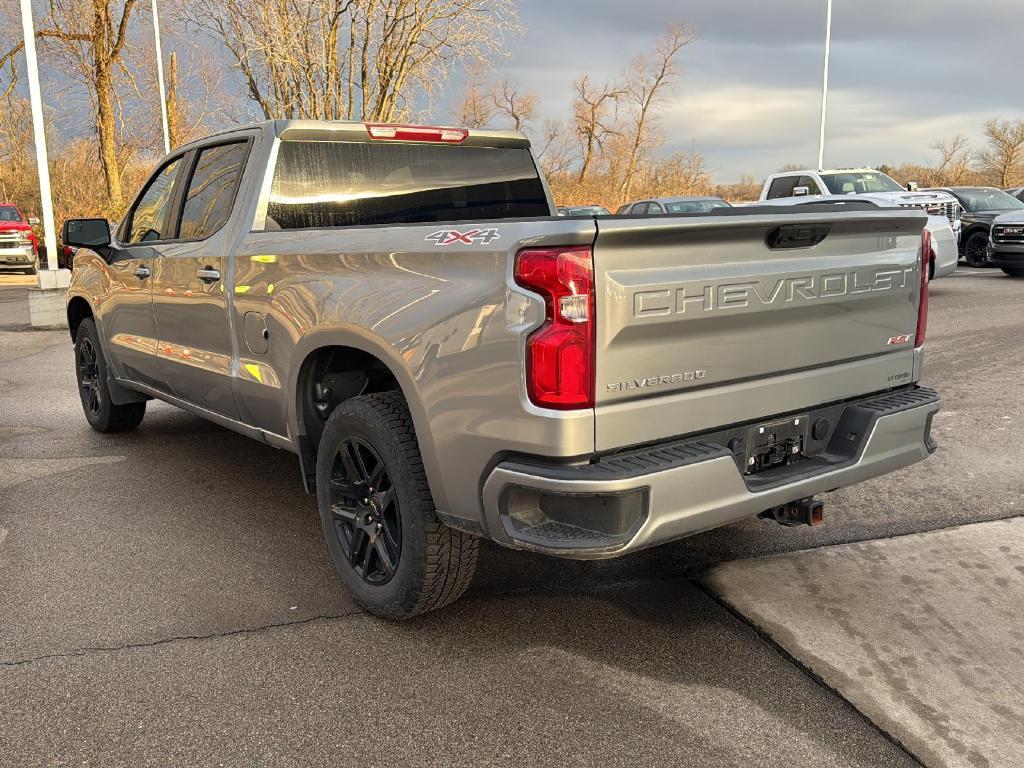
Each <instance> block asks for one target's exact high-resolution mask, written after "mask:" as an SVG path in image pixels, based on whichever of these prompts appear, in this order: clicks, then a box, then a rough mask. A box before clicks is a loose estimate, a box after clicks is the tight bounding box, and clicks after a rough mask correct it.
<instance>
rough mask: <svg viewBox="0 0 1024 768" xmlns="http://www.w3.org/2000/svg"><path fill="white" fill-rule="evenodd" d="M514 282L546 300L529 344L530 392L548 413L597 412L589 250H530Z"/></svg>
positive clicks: (518, 260) (519, 257)
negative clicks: (542, 319) (544, 313)
mask: <svg viewBox="0 0 1024 768" xmlns="http://www.w3.org/2000/svg"><path fill="white" fill-rule="evenodd" d="M515 278H516V282H517V283H519V285H521V286H523V287H524V288H529V289H530V290H531V291H536V292H537V293H539V294H540V295H542V296H543V297H544V303H545V305H546V306H547V319H546V321H545V323H544V325H542V326H541V327H540V328H538V329H537V330H536V331H534V332H533V333H532V334H530V338H529V339H527V341H526V389H527V392H528V393H529V395H530V400H531V401H533V402H534V403H535V404H536V405H539V406H542V407H544V408H559V409H571V408H592V407H593V406H594V349H595V341H594V329H595V317H594V314H595V313H594V309H595V305H594V262H593V256H592V254H591V252H590V248H589V247H588V246H568V247H565V248H527V249H525V250H522V251H520V252H519V254H518V255H517V256H516V266H515Z"/></svg>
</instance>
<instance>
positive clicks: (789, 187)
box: [768, 176, 800, 200]
mask: <svg viewBox="0 0 1024 768" xmlns="http://www.w3.org/2000/svg"><path fill="white" fill-rule="evenodd" d="M799 180H800V177H799V176H778V177H776V178H774V179H772V183H771V186H769V187H768V199H769V200H775V199H777V198H780V197H792V196H793V190H794V189H795V188H796V187H797V181H799Z"/></svg>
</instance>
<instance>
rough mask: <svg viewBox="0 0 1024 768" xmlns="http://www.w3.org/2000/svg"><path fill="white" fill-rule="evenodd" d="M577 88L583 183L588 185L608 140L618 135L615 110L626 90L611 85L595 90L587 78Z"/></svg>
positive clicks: (575, 119) (575, 108) (576, 121)
mask: <svg viewBox="0 0 1024 768" xmlns="http://www.w3.org/2000/svg"><path fill="white" fill-rule="evenodd" d="M573 87H574V88H575V89H576V98H575V99H574V100H573V103H572V109H573V122H574V127H575V129H576V139H577V141H578V142H579V145H580V155H581V156H582V158H581V163H580V174H579V181H584V180H585V179H586V178H587V174H588V173H589V172H590V170H591V168H592V166H593V163H594V158H595V156H596V154H597V152H598V151H599V150H600V149H601V147H602V146H604V141H605V139H606V138H607V137H608V136H611V135H612V134H614V133H615V129H614V128H613V127H612V125H611V119H612V116H613V115H612V106H613V105H614V104H615V101H616V100H617V99H619V98H621V97H622V95H623V94H624V90H623V89H621V88H617V87H614V86H611V85H608V84H607V83H605V84H604V85H603V86H601V87H600V88H595V87H594V86H593V85H591V83H590V77H589V76H587V75H584V76H583V77H581V78H579V79H578V80H576V82H575V83H573Z"/></svg>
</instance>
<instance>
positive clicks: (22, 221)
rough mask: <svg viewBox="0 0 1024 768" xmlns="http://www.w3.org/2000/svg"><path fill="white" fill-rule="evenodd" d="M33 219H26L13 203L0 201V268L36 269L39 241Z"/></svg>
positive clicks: (28, 270)
mask: <svg viewBox="0 0 1024 768" xmlns="http://www.w3.org/2000/svg"><path fill="white" fill-rule="evenodd" d="M34 223H36V222H35V221H34V220H32V219H26V218H25V216H23V215H22V213H21V211H19V210H18V206H16V205H14V204H13V203H0V270H4V269H21V270H24V271H25V272H27V273H28V274H30V275H32V274H35V271H36V258H37V257H38V255H39V242H38V240H37V239H36V233H35V232H33V231H32V224H34Z"/></svg>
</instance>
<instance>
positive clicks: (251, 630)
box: [0, 609, 369, 669]
mask: <svg viewBox="0 0 1024 768" xmlns="http://www.w3.org/2000/svg"><path fill="white" fill-rule="evenodd" d="M368 615H369V614H367V613H366V612H365V611H362V610H359V609H356V610H352V611H346V612H344V613H327V614H320V615H318V616H309V617H307V618H305V619H295V620H294V621H277V622H270V623H267V624H262V625H260V626H257V627H245V628H242V629H230V630H226V631H224V632H211V633H209V634H206V635H174V636H173V637H162V638H160V639H158V640H149V641H146V642H141V643H124V644H122V645H110V646H103V645H97V646H88V647H85V648H76V649H75V650H73V651H65V652H63V653H44V654H41V655H39V656H30V657H28V658H25V659H14V660H12V661H0V669H7V668H12V667H22V666H26V665H28V664H35V663H37V662H40V661H50V660H53V659H73V658H77V657H80V656H90V655H93V654H97V653H117V652H119V651H130V650H135V649H138V648H158V647H160V646H163V645H170V644H172V643H178V642H187V641H193V640H218V639H220V638H225V637H237V636H241V635H254V634H259V633H260V632H267V631H270V630H273V629H281V628H285V627H297V626H302V625H304V624H312V623H313V622H317V621H330V620H332V619H345V618H348V617H350V616H368Z"/></svg>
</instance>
